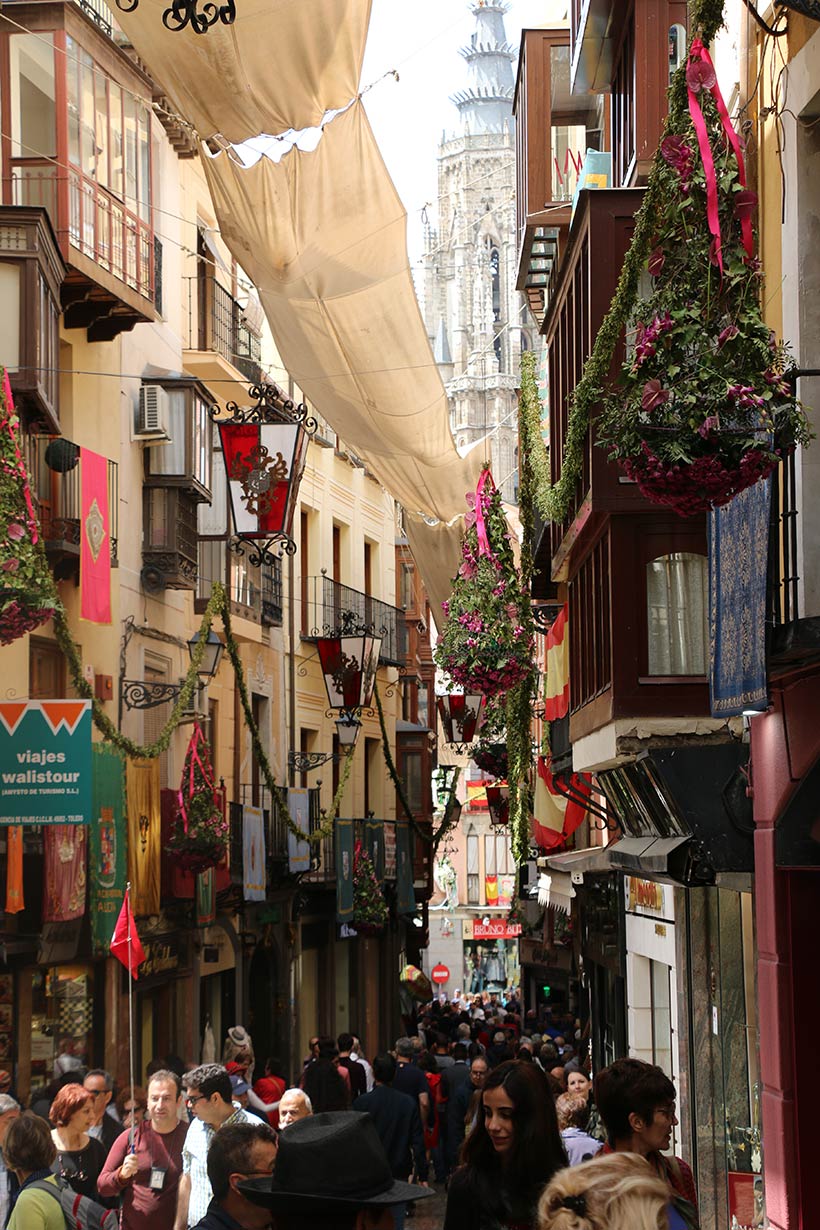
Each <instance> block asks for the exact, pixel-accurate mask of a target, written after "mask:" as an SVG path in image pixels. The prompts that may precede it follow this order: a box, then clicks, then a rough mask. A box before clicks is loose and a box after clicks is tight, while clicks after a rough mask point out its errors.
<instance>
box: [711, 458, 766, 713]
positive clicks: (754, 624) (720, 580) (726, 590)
mask: <svg viewBox="0 0 820 1230" xmlns="http://www.w3.org/2000/svg"><path fill="white" fill-rule="evenodd" d="M770 498H771V482H770V480H769V479H763V480H761V481H760V482H757V483H755V485H754V487H748V488H747V489H746V490H745V491H742V492H741V493H740V495H738V496H735V498H734V499H733V500H732V502H731V503H730V504H725V505H724V506H723V507H722V508H715V509H713V510H712V512H711V513H710V514H709V699H710V703H711V709H712V716H713V717H732V716H734V715H736V714H738V713H742V712H743V710H744V709H753V708H755V707H760V706H764V705H765V703H766V699H767V696H768V691H767V687H766V567H767V562H768V555H769V501H770Z"/></svg>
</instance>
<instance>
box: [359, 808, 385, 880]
mask: <svg viewBox="0 0 820 1230" xmlns="http://www.w3.org/2000/svg"><path fill="white" fill-rule="evenodd" d="M362 844H363V845H364V848H365V850H366V852H367V853H368V854H369V855H370V861H371V863H372V864H373V870H374V872H375V873H376V879H377V880H378V881H379V883H380V884H383V883H384V821H383V820H365V822H364V833H363V843H362Z"/></svg>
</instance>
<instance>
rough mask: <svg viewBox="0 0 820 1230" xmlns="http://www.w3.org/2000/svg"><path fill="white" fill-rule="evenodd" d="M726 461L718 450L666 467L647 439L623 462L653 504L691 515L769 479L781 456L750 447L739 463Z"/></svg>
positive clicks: (716, 506)
mask: <svg viewBox="0 0 820 1230" xmlns="http://www.w3.org/2000/svg"><path fill="white" fill-rule="evenodd" d="M726 460H727V459H726V457H725V455H721V454H720V453H718V452H715V453H712V454H710V455H708V456H706V457H697V458H695V460H694V461H690V462H686V463H684V464H681V465H676V466H672V468H671V469H669V470H665V469H664V466H663V463H662V462H661V461H660V460H659V459H658V458H657V457H656V456H655V454H654V453H653V452H652V450H651V448H650V447H649V445H648V444H646V443H645V442H644V444H643V445H642V452H641V454H640V456H638V457H634V458H632V457H630V458H626V459H624V460H623V461H622V463H621V464H622V466H623V470H624V473H625V474H626V475H627V477H628V478H631V479H633V480H634V482H636V483H637V485H638V489H639V491H640V492H641V494H642V495H645V496H646V498H647V499H648V500H651V501H652V503H653V504H663V505H665V506H666V507H668V508H673V509H674V510H675V512H676V513H678V515H679V516H681V517H692V516H694V515H695V514H696V513H700V512H708V511H709V510H710V509H712V508H719V507H720V506H721V505H722V504H728V503H729V501H730V500H733V499H734V498H735V496H736V495H738V494H739V493H740V492H741V491H745V490H746V488H747V487H753V486H754V484H755V483H756V482H757V481H758V479H761V478H767V477H768V476H769V474H771V472H772V470H773V469H774V467H775V466H776V465H777V461H778V458H777V456H776V455H774V454H773V453H772V452H771V450H769V449H757V448H750V449H747V451H746V452H745V453H744V454H743V455H742V457H741V459H740V464H739V465H730V466H727V465H726V464H725V461H726Z"/></svg>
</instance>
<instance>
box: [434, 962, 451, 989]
mask: <svg viewBox="0 0 820 1230" xmlns="http://www.w3.org/2000/svg"><path fill="white" fill-rule="evenodd" d="M430 977H431V978H432V979H433V982H434V983H435V984H436V986H437V987H443V986H444V984H445V982H449V981H450V971H449V969H448V968H447V966H446V965H442V964H440V963H439V964H438V965H434V966H433V968H432V969H431V970H430Z"/></svg>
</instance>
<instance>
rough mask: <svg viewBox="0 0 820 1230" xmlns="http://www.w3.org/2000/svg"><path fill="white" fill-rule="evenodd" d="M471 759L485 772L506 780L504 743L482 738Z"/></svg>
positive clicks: (505, 747)
mask: <svg viewBox="0 0 820 1230" xmlns="http://www.w3.org/2000/svg"><path fill="white" fill-rule="evenodd" d="M473 760H474V761H475V763H476V764H477V765H478V767H479V769H483V770H484V772H485V773H491V774H492V776H493V777H498V778H504V779H505V780H506V777H507V772H508V769H509V757H508V756H507V745H506V743H488V742H485V741H484V740H483V739H482V741H481V742H480V743H479V744H478V746H477V748H476V750H475V751H474V752H473Z"/></svg>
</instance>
